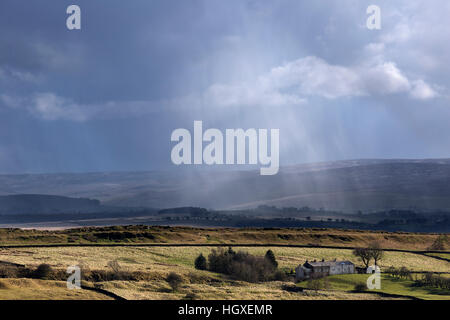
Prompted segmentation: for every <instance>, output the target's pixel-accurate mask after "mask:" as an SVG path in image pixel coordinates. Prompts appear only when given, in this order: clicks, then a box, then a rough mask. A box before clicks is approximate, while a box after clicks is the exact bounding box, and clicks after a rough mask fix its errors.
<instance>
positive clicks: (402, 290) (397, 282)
mask: <svg viewBox="0 0 450 320" xmlns="http://www.w3.org/2000/svg"><path fill="white" fill-rule="evenodd" d="M369 276H370V275H366V274H343V275H334V276H329V277H327V280H328V283H329V290H336V291H345V292H351V291H353V290H354V289H355V286H356V285H357V284H360V283H362V284H365V283H366V281H367V278H368V277H369ZM413 284H414V283H413V281H412V280H405V279H397V278H393V277H390V276H388V275H382V276H381V289H379V290H377V289H374V290H370V291H371V292H382V293H387V294H394V295H402V296H410V297H414V298H419V299H425V300H450V291H444V290H441V289H435V288H423V287H415V286H413ZM298 286H300V287H305V288H307V287H308V282H307V281H303V282H300V283H299V284H298Z"/></svg>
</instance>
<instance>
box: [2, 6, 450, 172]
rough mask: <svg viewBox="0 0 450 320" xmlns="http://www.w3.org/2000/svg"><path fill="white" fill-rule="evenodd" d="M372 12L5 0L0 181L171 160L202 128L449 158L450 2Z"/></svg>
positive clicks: (300, 154)
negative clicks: (371, 26) (72, 21)
mask: <svg viewBox="0 0 450 320" xmlns="http://www.w3.org/2000/svg"><path fill="white" fill-rule="evenodd" d="M73 3H76V4H78V5H80V7H81V10H82V30H80V31H68V30H67V29H66V27H65V19H66V17H67V15H66V14H65V11H66V8H67V6H68V5H70V4H73ZM369 4H371V2H370V1H356V0H355V1H353V0H348V1H335V2H331V1H288V0H285V1H267V0H264V1H243V0H242V1H237V0H236V1H219V0H214V1H206V0H205V1H199V0H197V1H196V0H191V1H175V0H173V1H129V2H125V1H118V0H117V1H111V0H109V1H85V0H78V1H50V0H41V1H32V2H30V1H24V0H19V1H18V0H15V1H12V0H4V1H2V2H1V4H0V115H1V116H2V118H1V120H0V124H1V130H0V134H1V135H0V171H5V172H13V171H73V170H76V171H85V170H118V169H120V170H129V169H145V168H158V167H162V166H170V161H169V153H170V147H171V145H170V141H169V137H170V132H171V130H173V129H175V128H177V127H187V128H190V127H191V126H192V122H193V120H203V121H204V123H205V125H207V126H210V127H218V128H228V127H230V128H236V127H262V128H264V127H272V128H273V127H276V128H280V131H281V139H282V140H281V144H282V153H281V158H280V160H281V162H282V163H294V162H302V161H320V160H333V159H342V158H363V157H379V158H382V157H446V156H448V155H449V154H448V151H447V145H448V142H450V141H448V140H449V138H448V137H447V136H448V135H445V134H444V129H446V127H447V120H446V119H448V116H449V111H448V108H447V106H448V99H449V96H448V89H447V88H448V87H449V85H450V79H449V77H448V72H449V66H448V63H447V57H448V56H449V55H450V45H448V43H450V41H448V40H450V36H449V28H448V23H447V22H446V21H447V20H446V17H447V16H448V14H450V4H448V2H446V1H431V2H426V1H398V2H395V3H393V2H392V1H379V5H380V6H381V8H382V29H381V30H380V31H369V30H367V29H366V28H365V22H366V18H367V16H366V13H365V10H366V8H367V6H368V5H369Z"/></svg>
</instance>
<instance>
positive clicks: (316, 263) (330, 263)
mask: <svg viewBox="0 0 450 320" xmlns="http://www.w3.org/2000/svg"><path fill="white" fill-rule="evenodd" d="M305 264H309V265H310V266H312V267H332V266H337V265H353V263H352V262H350V261H348V260H345V261H313V262H308V261H307V262H306V263H305Z"/></svg>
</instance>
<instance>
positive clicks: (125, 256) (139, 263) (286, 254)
mask: <svg viewBox="0 0 450 320" xmlns="http://www.w3.org/2000/svg"><path fill="white" fill-rule="evenodd" d="M212 248H213V247H103V248H102V247H89V248H88V247H71V248H67V247H59V248H24V249H0V260H3V261H10V262H15V263H20V264H24V265H27V266H37V265H39V264H41V263H47V264H50V265H51V266H52V267H54V268H67V267H68V266H70V265H74V264H80V263H81V264H82V265H83V266H85V267H88V268H90V269H107V268H108V262H109V261H112V260H117V261H118V262H119V264H120V265H121V266H122V267H123V268H125V269H126V270H128V271H145V272H155V274H167V273H168V272H170V271H177V272H181V273H187V272H190V271H192V270H195V269H194V268H193V263H194V259H195V257H196V256H197V255H198V254H200V253H203V255H205V256H207V255H208V254H209V252H210V251H211V249H212ZM268 249H272V251H273V252H274V253H275V255H276V257H277V259H278V261H279V265H280V267H281V268H287V269H292V268H295V267H296V266H297V265H298V264H300V263H304V262H305V260H314V259H317V260H321V259H325V260H331V259H334V258H336V259H338V260H350V261H352V262H354V263H356V264H357V265H361V262H360V261H359V260H358V259H357V258H356V257H354V256H353V255H352V250H349V249H324V248H288V247H285V248H280V247H242V248H235V250H244V251H248V252H249V253H252V254H255V255H264V254H265V252H266V251H267V250H268ZM380 266H381V267H382V268H383V267H389V266H394V267H402V266H405V267H407V268H409V269H411V270H413V271H432V272H450V263H449V262H447V261H443V260H438V259H434V258H432V257H426V256H423V255H419V254H413V253H404V252H385V257H384V259H383V260H382V261H381V263H380Z"/></svg>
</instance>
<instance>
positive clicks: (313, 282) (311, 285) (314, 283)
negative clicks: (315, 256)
mask: <svg viewBox="0 0 450 320" xmlns="http://www.w3.org/2000/svg"><path fill="white" fill-rule="evenodd" d="M322 288H323V283H322V281H321V279H309V280H308V289H311V290H315V291H317V290H320V289H322Z"/></svg>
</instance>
